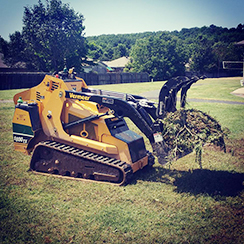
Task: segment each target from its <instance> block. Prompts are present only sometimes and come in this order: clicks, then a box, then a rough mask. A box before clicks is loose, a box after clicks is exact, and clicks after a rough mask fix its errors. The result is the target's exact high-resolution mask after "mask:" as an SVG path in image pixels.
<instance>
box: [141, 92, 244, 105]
mask: <svg viewBox="0 0 244 244" xmlns="http://www.w3.org/2000/svg"><path fill="white" fill-rule="evenodd" d="M240 89H242V90H241V91H240ZM240 89H237V90H236V91H238V92H236V91H235V92H233V94H234V95H237V94H238V95H237V96H242V97H244V88H240ZM159 92H160V90H154V91H148V92H144V93H142V94H140V95H141V96H143V97H145V98H147V99H156V100H158V97H159ZM241 92H243V93H241ZM177 100H178V99H177ZM187 101H191V102H208V103H226V104H239V105H244V102H235V101H225V100H213V99H195V98H187Z"/></svg>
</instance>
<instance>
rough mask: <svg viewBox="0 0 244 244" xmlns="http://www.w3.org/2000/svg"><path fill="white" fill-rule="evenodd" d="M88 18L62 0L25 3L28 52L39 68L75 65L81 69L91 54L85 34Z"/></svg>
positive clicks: (48, 68) (24, 29)
mask: <svg viewBox="0 0 244 244" xmlns="http://www.w3.org/2000/svg"><path fill="white" fill-rule="evenodd" d="M83 21H84V18H83V16H82V15H81V14H78V13H76V12H75V11H74V10H73V9H71V8H70V7H69V5H68V4H63V3H62V2H61V0H46V5H44V4H43V3H42V1H41V0H39V2H38V4H36V5H34V6H33V7H25V10H24V17H23V23H24V27H23V39H24V41H25V43H26V50H25V53H26V54H27V57H29V58H28V60H27V62H29V63H30V64H31V65H32V66H33V67H34V68H35V69H37V70H42V71H55V70H61V69H63V67H64V65H67V66H68V67H71V66H75V67H76V70H78V71H79V70H80V69H81V63H82V60H83V59H84V58H85V57H86V54H87V44H86V40H85V38H84V35H83V31H84V26H83Z"/></svg>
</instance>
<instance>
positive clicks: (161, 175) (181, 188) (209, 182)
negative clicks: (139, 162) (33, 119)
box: [132, 166, 244, 197]
mask: <svg viewBox="0 0 244 244" xmlns="http://www.w3.org/2000/svg"><path fill="white" fill-rule="evenodd" d="M137 180H143V181H149V182H161V183H165V184H169V185H172V186H175V187H176V191H177V192H186V193H191V194H194V195H198V194H208V195H210V196H213V197H214V196H222V197H228V196H231V197H234V196H237V195H238V194H239V193H240V192H241V191H242V190H244V174H243V173H236V172H228V171H216V170H208V169H196V170H193V171H178V170H170V169H165V168H162V167H160V166H159V167H154V168H145V169H143V170H142V171H141V172H138V174H136V175H135V180H134V181H133V182H132V184H133V183H134V184H136V182H137Z"/></svg>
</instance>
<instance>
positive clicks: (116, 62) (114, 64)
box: [103, 57, 130, 68]
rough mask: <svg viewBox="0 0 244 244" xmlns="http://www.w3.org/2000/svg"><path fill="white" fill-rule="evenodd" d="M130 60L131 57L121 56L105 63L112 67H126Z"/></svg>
mask: <svg viewBox="0 0 244 244" xmlns="http://www.w3.org/2000/svg"><path fill="white" fill-rule="evenodd" d="M129 62H130V58H128V57H121V58H118V59H115V60H112V61H103V63H104V64H106V65H107V66H108V67H111V68H124V67H125V65H126V64H128V63H129Z"/></svg>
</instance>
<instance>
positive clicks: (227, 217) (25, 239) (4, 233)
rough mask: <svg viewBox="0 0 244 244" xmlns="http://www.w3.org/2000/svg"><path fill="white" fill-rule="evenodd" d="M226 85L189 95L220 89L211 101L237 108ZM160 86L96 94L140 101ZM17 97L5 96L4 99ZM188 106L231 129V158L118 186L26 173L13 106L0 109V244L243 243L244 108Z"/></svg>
mask: <svg viewBox="0 0 244 244" xmlns="http://www.w3.org/2000/svg"><path fill="white" fill-rule="evenodd" d="M230 80H231V79H213V80H210V79H209V80H207V82H208V84H206V83H205V85H198V86H197V84H196V85H194V86H193V87H192V91H191V92H190V91H189V96H191V97H192V98H205V99H213V98H214V97H215V96H214V93H216V87H219V86H222V87H223V89H222V91H221V94H222V95H221V99H220V97H218V96H217V97H216V99H219V100H232V101H237V100H238V101H243V100H244V99H243V98H237V100H236V97H235V96H233V95H230V96H229V92H230V90H232V89H233V90H235V89H236V88H238V83H237V81H238V79H236V80H235V79H234V80H231V82H229V81H230ZM203 82H206V81H203ZM230 83H233V84H230ZM162 84H163V82H154V83H147V84H144V83H143V84H140V85H139V84H120V85H107V86H103V87H101V88H104V89H107V90H108V89H109V88H110V87H111V88H112V89H109V90H117V91H122V92H128V91H129V92H130V93H137V94H140V93H143V92H145V91H149V90H155V89H160V87H161V85H162ZM211 84H212V89H213V91H211ZM223 84H226V86H224V85H223ZM204 87H207V88H206V89H204V90H201V89H203V88H204ZM197 92H199V97H198V96H197ZM15 93H16V91H4V100H9V99H11V96H13V94H15ZM0 98H1V99H2V93H1V95H0ZM188 106H189V107H194V108H197V109H202V110H204V111H206V112H209V113H210V115H212V116H213V117H215V118H216V119H217V120H218V121H219V122H220V123H221V124H222V126H225V127H228V128H229V129H230V131H231V137H230V139H228V140H227V145H228V147H229V149H230V150H229V151H230V152H228V153H224V152H220V151H211V150H208V149H204V152H203V163H202V166H203V169H202V170H200V169H199V166H198V164H196V163H195V157H194V154H193V153H192V154H189V155H187V156H186V157H184V158H181V159H179V160H177V161H174V162H172V163H171V164H168V165H165V166H161V165H159V164H158V163H156V164H155V165H154V167H153V168H152V169H144V170H143V171H141V172H138V173H137V174H136V175H135V177H134V179H133V180H132V182H131V183H130V184H128V185H127V186H122V187H117V186H111V185H106V184H98V183H84V182H81V181H71V180H65V179H58V178H55V177H46V176H41V175H36V174H33V173H30V172H27V170H28V167H29V161H30V156H26V155H23V154H22V153H19V152H16V151H14V149H13V142H12V132H11V120H12V116H13V111H14V106H13V103H9V102H4V103H3V102H2V103H0V133H1V144H0V159H1V160H0V162H1V163H0V185H1V187H0V230H1V231H0V243H98V244H100V243H140V244H141V243H243V236H244V219H243V216H244V204H243V203H244V164H243V162H244V154H243V148H244V139H243V138H244V131H243V128H244V118H243V116H244V105H229V104H222V103H221V104H220V103H217V104H216V103H202V102H200V103H197V102H194V103H193V102H190V103H189V104H188ZM131 127H133V125H131ZM134 129H135V130H136V128H134Z"/></svg>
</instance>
